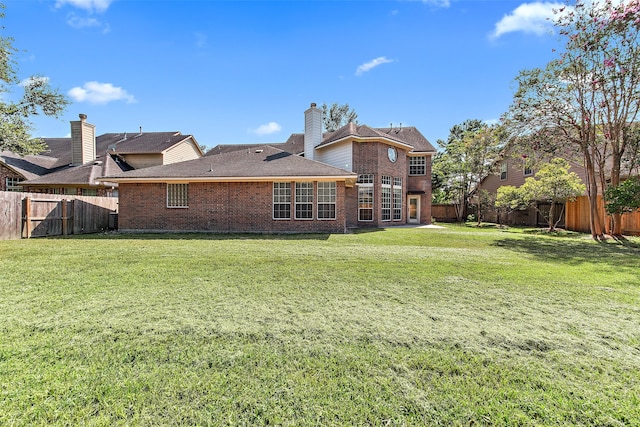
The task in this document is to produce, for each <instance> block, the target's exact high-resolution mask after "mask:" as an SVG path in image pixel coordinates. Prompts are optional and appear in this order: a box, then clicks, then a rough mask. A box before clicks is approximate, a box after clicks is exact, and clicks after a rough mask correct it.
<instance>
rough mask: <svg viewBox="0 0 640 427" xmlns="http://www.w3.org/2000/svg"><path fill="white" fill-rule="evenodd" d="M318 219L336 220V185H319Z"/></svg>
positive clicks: (327, 183) (332, 183)
mask: <svg viewBox="0 0 640 427" xmlns="http://www.w3.org/2000/svg"><path fill="white" fill-rule="evenodd" d="M318 219H336V183H335V182H319V183H318Z"/></svg>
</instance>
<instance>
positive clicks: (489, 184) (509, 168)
mask: <svg viewBox="0 0 640 427" xmlns="http://www.w3.org/2000/svg"><path fill="white" fill-rule="evenodd" d="M569 164H570V165H571V168H570V169H569V171H570V172H575V173H576V174H577V175H578V176H579V177H580V179H581V180H582V181H583V182H584V181H585V179H586V171H585V169H584V167H582V166H581V165H580V164H579V163H578V162H576V161H571V160H569ZM495 170H496V172H495V173H493V174H490V175H489V176H487V177H486V178H485V179H484V180H482V182H481V183H480V187H479V188H480V189H481V190H485V191H487V192H488V193H489V195H490V196H491V197H492V200H493V199H495V195H496V194H497V192H498V188H500V187H502V186H505V185H512V186H514V187H520V186H521V185H522V184H524V181H525V180H526V179H527V178H529V177H534V175H535V172H536V170H535V169H533V168H530V167H527V159H526V157H524V156H523V157H522V158H516V157H513V156H510V155H505V156H504V157H503V158H502V159H500V160H499V161H498V163H497V165H496V169H495ZM538 209H539V210H540V211H542V212H544V211H545V209H549V204H548V203H542V202H541V203H538ZM483 217H484V220H485V221H492V222H497V223H505V224H512V225H529V226H538V225H547V221H546V220H545V218H543V217H542V216H541V215H540V212H538V210H536V209H535V208H533V207H532V208H529V209H525V210H516V211H513V212H510V213H508V214H504V213H498V212H496V211H495V210H492V209H487V212H484V213H483ZM560 225H563V222H561V223H560Z"/></svg>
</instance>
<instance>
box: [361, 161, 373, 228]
mask: <svg viewBox="0 0 640 427" xmlns="http://www.w3.org/2000/svg"><path fill="white" fill-rule="evenodd" d="M373 180H374V175H373V174H370V173H365V174H360V175H358V181H357V183H356V186H357V187H358V221H359V222H373V220H374V209H373V206H374V202H375V195H374V191H373ZM365 212H369V213H370V216H371V218H368V219H362V218H363V214H364V213H365Z"/></svg>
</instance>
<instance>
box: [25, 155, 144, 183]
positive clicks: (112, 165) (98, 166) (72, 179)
mask: <svg viewBox="0 0 640 427" xmlns="http://www.w3.org/2000/svg"><path fill="white" fill-rule="evenodd" d="M131 169H132V168H131V166H129V165H128V164H126V163H125V162H123V161H122V160H120V159H119V158H118V157H116V156H111V155H107V156H105V157H104V158H103V159H102V160H95V161H93V162H89V163H85V164H83V165H80V166H67V167H65V168H63V169H61V170H58V171H56V172H52V173H49V174H46V175H43V176H40V177H36V178H33V179H29V180H27V181H23V182H22V183H21V185H26V186H39V185H47V186H49V185H74V186H78V185H88V186H99V185H105V184H104V183H102V182H98V181H96V178H98V177H100V176H105V175H113V174H117V173H121V172H123V171H127V170H131Z"/></svg>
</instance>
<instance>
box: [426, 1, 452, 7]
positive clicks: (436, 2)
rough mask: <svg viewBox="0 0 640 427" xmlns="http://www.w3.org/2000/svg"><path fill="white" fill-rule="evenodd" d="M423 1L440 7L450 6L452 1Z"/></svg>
mask: <svg viewBox="0 0 640 427" xmlns="http://www.w3.org/2000/svg"><path fill="white" fill-rule="evenodd" d="M422 3H426V4H431V5H434V6H438V7H449V6H450V5H451V2H450V1H449V0H422Z"/></svg>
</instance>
